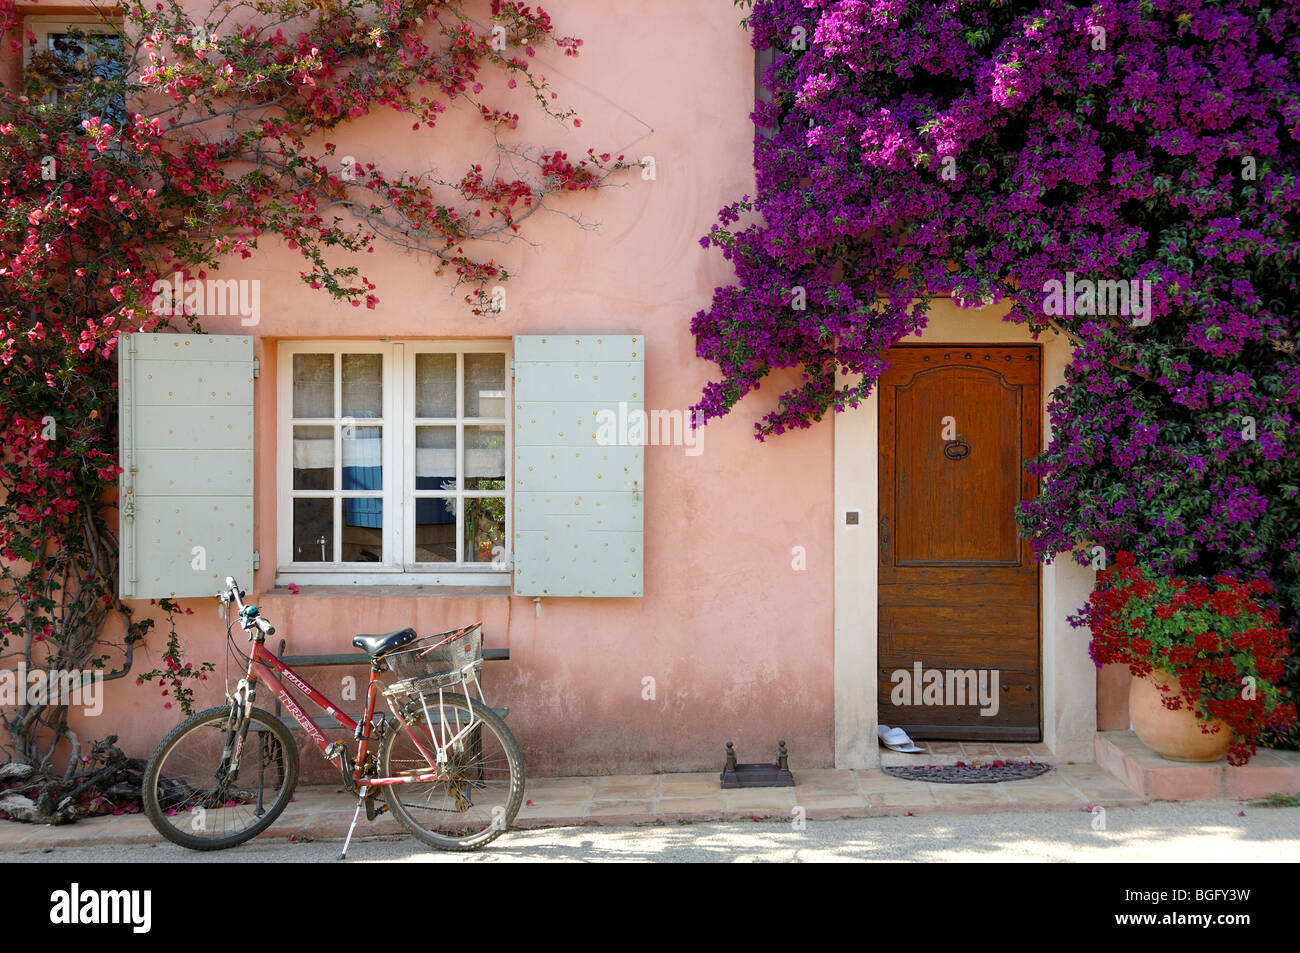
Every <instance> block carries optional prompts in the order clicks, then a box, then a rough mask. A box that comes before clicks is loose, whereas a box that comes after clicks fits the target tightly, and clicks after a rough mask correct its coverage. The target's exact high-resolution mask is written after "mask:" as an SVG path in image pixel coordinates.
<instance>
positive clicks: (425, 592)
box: [258, 580, 511, 601]
mask: <svg viewBox="0 0 1300 953" xmlns="http://www.w3.org/2000/svg"><path fill="white" fill-rule="evenodd" d="M294 585H295V586H297V589H298V591H297V592H294V591H293V590H292V589H289V588H287V585H286V584H285V583H282V582H281V581H280V580H276V587H275V588H274V589H268V590H265V591H263V592H260V593H258V598H259V599H261V600H263V601H265V600H267V599H276V598H285V599H310V598H315V597H322V598H340V597H342V598H357V597H359V598H362V599H367V598H381V599H407V598H410V599H416V598H419V599H428V598H434V599H484V598H487V599H494V598H503V599H505V598H509V597H510V594H511V593H510V587H509V586H473V585H456V586H391V585H383V584H374V585H369V584H367V585H358V586H348V585H318V584H315V583H311V584H307V585H298V584H297V583H295V584H294Z"/></svg>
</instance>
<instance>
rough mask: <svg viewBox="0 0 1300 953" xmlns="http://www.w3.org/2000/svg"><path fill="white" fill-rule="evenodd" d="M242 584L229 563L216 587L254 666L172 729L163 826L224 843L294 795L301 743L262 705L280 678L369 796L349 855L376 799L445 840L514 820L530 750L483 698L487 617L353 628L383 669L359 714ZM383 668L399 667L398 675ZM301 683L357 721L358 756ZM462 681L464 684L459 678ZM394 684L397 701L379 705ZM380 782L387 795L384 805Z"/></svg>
mask: <svg viewBox="0 0 1300 953" xmlns="http://www.w3.org/2000/svg"><path fill="white" fill-rule="evenodd" d="M243 595H244V593H243V591H242V590H241V589H240V588H239V587H238V585H237V584H236V583H235V580H234V579H232V578H230V577H226V587H225V589H223V590H222V592H221V593H219V594H218V596H217V598H218V599H220V600H221V604H222V611H223V613H224V614H225V617H226V620H227V623H226V637H227V641H228V642H229V644H230V647H231V648H232V650H233V651H234V652H236V653H237V654H238V655H240V656H242V657H243V658H244V660H245V661H246V662H247V668H246V672H245V675H244V677H243V678H242V679H240V681H239V683H238V684H237V686H236V687H235V689H234V691H230V690H229V686H227V693H226V704H224V705H220V706H218V707H216V708H209V709H208V710H207V711H202V712H199V713H198V714H196V715H194V716H192V717H190V718H188V719H186V720H185V721H183V722H182V723H181V724H179V725H177V726H176V727H175V728H174V729H172V731H171V732H170V733H169V734H168V735H167V737H166V738H164V739H163V740H162V742H161V743H160V744H159V745H158V747H157V749H156V750H155V751H154V753H153V755H152V756H151V757H150V758H149V763H148V765H147V766H146V768H145V772H144V808H145V813H146V814H147V815H148V816H149V820H150V821H151V822H152V823H153V825H154V827H155V828H157V829H158V832H159V833H161V834H162V835H163V836H164V837H166V838H167V839H168V840H170V841H172V842H173V843H176V844H180V845H181V846H182V847H189V848H192V849H194V850H221V849H223V848H227V847H234V846H235V845H237V844H242V843H243V842H244V841H246V840H249V839H250V838H252V837H256V836H257V835H258V834H260V833H261V832H262V831H264V830H266V828H268V827H269V826H270V825H271V824H272V823H274V821H275V819H276V818H277V817H279V816H280V814H281V812H282V811H284V809H285V807H287V806H288V804H289V799H290V798H291V797H292V795H293V790H294V787H295V786H296V785H297V783H298V747H297V745H296V744H295V743H294V741H293V738H292V736H291V735H290V734H289V729H288V728H287V727H285V725H284V723H283V722H281V721H280V720H279V719H278V718H277V717H275V716H274V715H272V714H270V713H269V712H266V711H263V710H262V709H260V708H255V707H254V706H253V702H254V699H255V697H256V694H257V685H258V683H259V682H263V683H265V684H266V685H268V686H272V688H273V690H277V697H278V698H279V700H280V703H281V705H283V707H284V708H285V710H287V711H288V712H289V714H290V715H292V716H293V718H294V719H295V720H296V721H297V722H298V723H299V724H300V725H302V727H303V729H304V730H305V731H306V732H307V735H308V736H309V737H310V738H311V739H312V741H313V742H315V744H316V747H317V748H319V749H320V751H321V753H322V754H323V755H324V756H325V757H326V758H327V759H328V760H330V761H332V762H334V764H335V765H337V767H338V769H339V776H340V777H341V779H342V781H343V786H344V787H345V788H346V789H347V790H348V791H349V792H350V793H352V794H353V795H355V796H356V798H357V807H356V810H355V811H354V812H353V815H352V826H351V827H349V828H348V834H347V839H346V840H344V842H343V850H342V852H341V853H340V854H339V859H340V860H342V859H343V858H345V857H346V856H347V849H348V844H349V843H350V842H351V840H352V833H353V831H354V830H355V828H356V824H357V818H358V816H359V815H360V812H361V809H362V808H363V807H364V808H365V811H366V817H367V819H369V820H374V818H376V817H378V816H379V815H380V814H382V813H383V812H384V811H385V810H391V811H392V812H393V816H394V817H396V818H397V820H398V821H399V822H401V824H402V826H404V827H405V828H406V829H407V830H409V831H410V832H411V833H412V834H414V835H415V836H416V837H417V838H419V840H421V841H423V842H424V843H426V844H428V845H430V846H431V847H437V848H440V849H442V850H461V851H464V850H477V849H478V848H480V847H483V846H484V845H486V844H488V843H489V842H491V841H492V840H495V839H496V838H497V837H499V836H501V834H502V833H504V832H505V830H506V829H507V828H508V827H509V826H510V824H511V823H512V822H513V821H514V819H515V815H516V814H518V813H519V806H520V804H521V803H522V802H523V797H524V761H523V756H522V755H521V754H520V752H519V744H518V743H517V742H516V741H515V738H514V735H512V734H511V733H510V729H509V728H507V727H506V724H505V722H504V721H503V720H502V719H501V717H500V716H499V715H498V714H497V713H496V712H494V711H493V710H492V709H491V708H489V707H488V706H487V705H486V704H485V703H484V702H483V700H482V692H481V690H480V687H479V681H478V671H479V668H480V667H481V666H482V664H483V631H482V623H481V622H476V623H474V624H473V625H469V626H466V627H464V628H462V629H457V630H455V631H453V632H443V633H440V634H439V635H434V636H428V637H426V638H423V639H422V638H419V637H418V636H417V635H416V633H415V631H414V630H412V629H409V628H407V629H401V630H399V631H397V632H389V633H386V634H384V635H358V636H357V637H356V638H354V639H353V640H352V644H353V645H355V646H356V647H357V648H360V649H363V650H365V651H366V652H367V653H368V654H369V656H370V682H369V685H368V686H367V689H366V703H365V710H364V712H362V714H361V716H360V717H359V718H358V719H356V720H353V719H352V718H350V717H348V715H346V714H344V713H343V711H342V710H341V707H340V706H339V705H337V704H335V703H334V702H332V701H330V700H329V699H328V698H327V697H326V696H325V695H323V694H322V693H321V692H319V691H318V690H317V689H315V688H313V687H312V686H311V685H310V684H309V683H308V682H307V681H306V680H305V679H303V678H301V677H300V676H299V675H298V674H297V673H296V672H294V670H293V669H292V668H290V667H289V666H288V665H286V664H285V663H284V662H282V661H281V660H280V659H279V658H277V657H276V656H275V655H274V654H273V653H272V652H270V651H269V650H268V649H267V648H266V645H265V640H266V636H267V635H270V634H273V633H274V632H275V627H274V626H272V625H271V624H270V623H269V622H268V621H267V620H266V619H265V618H263V617H262V616H261V614H260V612H259V610H258V608H257V606H245V605H244V603H243V601H242V596H243ZM232 604H233V605H235V606H236V607H237V608H238V610H239V614H238V618H239V620H240V626H241V628H242V629H243V630H244V631H245V632H247V633H248V638H249V641H251V642H252V644H253V649H252V654H251V655H245V654H244V653H243V652H242V651H241V650H240V649H239V647H238V646H237V645H236V643H235V639H234V637H233V634H232V629H233V625H234V620H233V618H232V617H231V615H230V612H229V610H230V606H231V605H232ZM383 672H390V673H392V674H393V675H395V676H396V678H397V680H396V681H394V682H392V683H391V684H385V683H384V682H382V681H381V680H380V678H379V676H380V674H381V673H383ZM286 683H287V684H286ZM288 685H293V687H294V688H296V689H298V690H299V691H300V692H301V693H302V694H304V695H306V696H307V698H308V699H310V700H311V701H312V702H313V703H314V704H316V705H317V706H318V707H320V708H322V709H324V711H325V712H326V714H329V715H332V716H333V717H334V718H336V719H337V720H338V722H339V724H340V725H341V726H342V727H343V728H345V729H347V730H348V731H350V732H352V736H353V738H354V739H355V740H356V742H357V753H356V756H355V757H352V756H351V755H350V754H349V753H348V750H347V746H346V745H345V744H344V743H343V742H341V741H334V742H329V741H327V740H326V739H325V735H324V734H323V733H322V731H321V729H320V727H319V726H318V725H317V724H316V722H315V721H313V720H312V719H311V717H310V716H309V715H308V714H307V713H306V712H304V711H303V710H302V708H300V707H299V706H298V705H297V704H296V703H295V702H294V700H293V698H292V696H290V694H289V692H288V687H287V686H288ZM471 685H473V688H474V691H473V694H471V691H470V686H471ZM456 686H459V688H460V689H461V691H460V692H459V693H453V692H450V691H447V689H449V688H453V687H456ZM381 693H382V694H383V696H384V699H385V701H386V702H387V703H388V708H389V711H390V712H391V715H389V714H384V713H382V712H381V713H379V714H378V715H376V712H375V703H376V701H377V700H378V697H379V695H380V694H381ZM475 696H477V697H475ZM250 731H251V736H250ZM381 792H382V794H383V797H384V801H385V804H383V805H377V804H376V803H375V801H376V798H377V796H378V795H379V794H380V793H381Z"/></svg>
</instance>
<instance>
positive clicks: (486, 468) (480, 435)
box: [465, 426, 506, 490]
mask: <svg viewBox="0 0 1300 953" xmlns="http://www.w3.org/2000/svg"><path fill="white" fill-rule="evenodd" d="M505 479H506V428H505V427H500V426H498V427H466V428H465V489H467V490H504V489H505V486H506V484H505Z"/></svg>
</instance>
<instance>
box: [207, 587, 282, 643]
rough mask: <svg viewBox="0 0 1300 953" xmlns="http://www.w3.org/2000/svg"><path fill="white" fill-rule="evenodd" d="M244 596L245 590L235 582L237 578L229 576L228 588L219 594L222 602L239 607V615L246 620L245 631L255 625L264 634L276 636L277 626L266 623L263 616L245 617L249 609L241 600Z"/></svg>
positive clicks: (255, 609) (254, 609)
mask: <svg viewBox="0 0 1300 953" xmlns="http://www.w3.org/2000/svg"><path fill="white" fill-rule="evenodd" d="M243 594H244V593H243V590H241V589H240V588H239V584H238V583H237V582H235V577H234V576H227V577H226V586H225V588H224V589H222V591H221V592H219V593H217V598H218V599H220V600H222V601H223V602H225V603H227V604H229V603H231V602H233V603H234V604H235V605H236V606H238V607H239V614H240V615H241V616H243V618H244V623H243V627H244V628H245V629H249V628H251V627H252V626H254V625H255V626H257V627H258V628H259V629H261V630H262V631H263V632H264V633H266V634H267V635H275V626H273V625H271V623H269V622H267V621H266V620H265V619H263V618H262V617H261V616H258V615H253V616H247V615H245V610H246V609H247V608H248V607H247V606H245V605H244V600H243V599H241V598H240V597H241V596H242V595H243ZM253 611H254V612H256V611H257V607H256V606H254V607H253Z"/></svg>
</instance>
